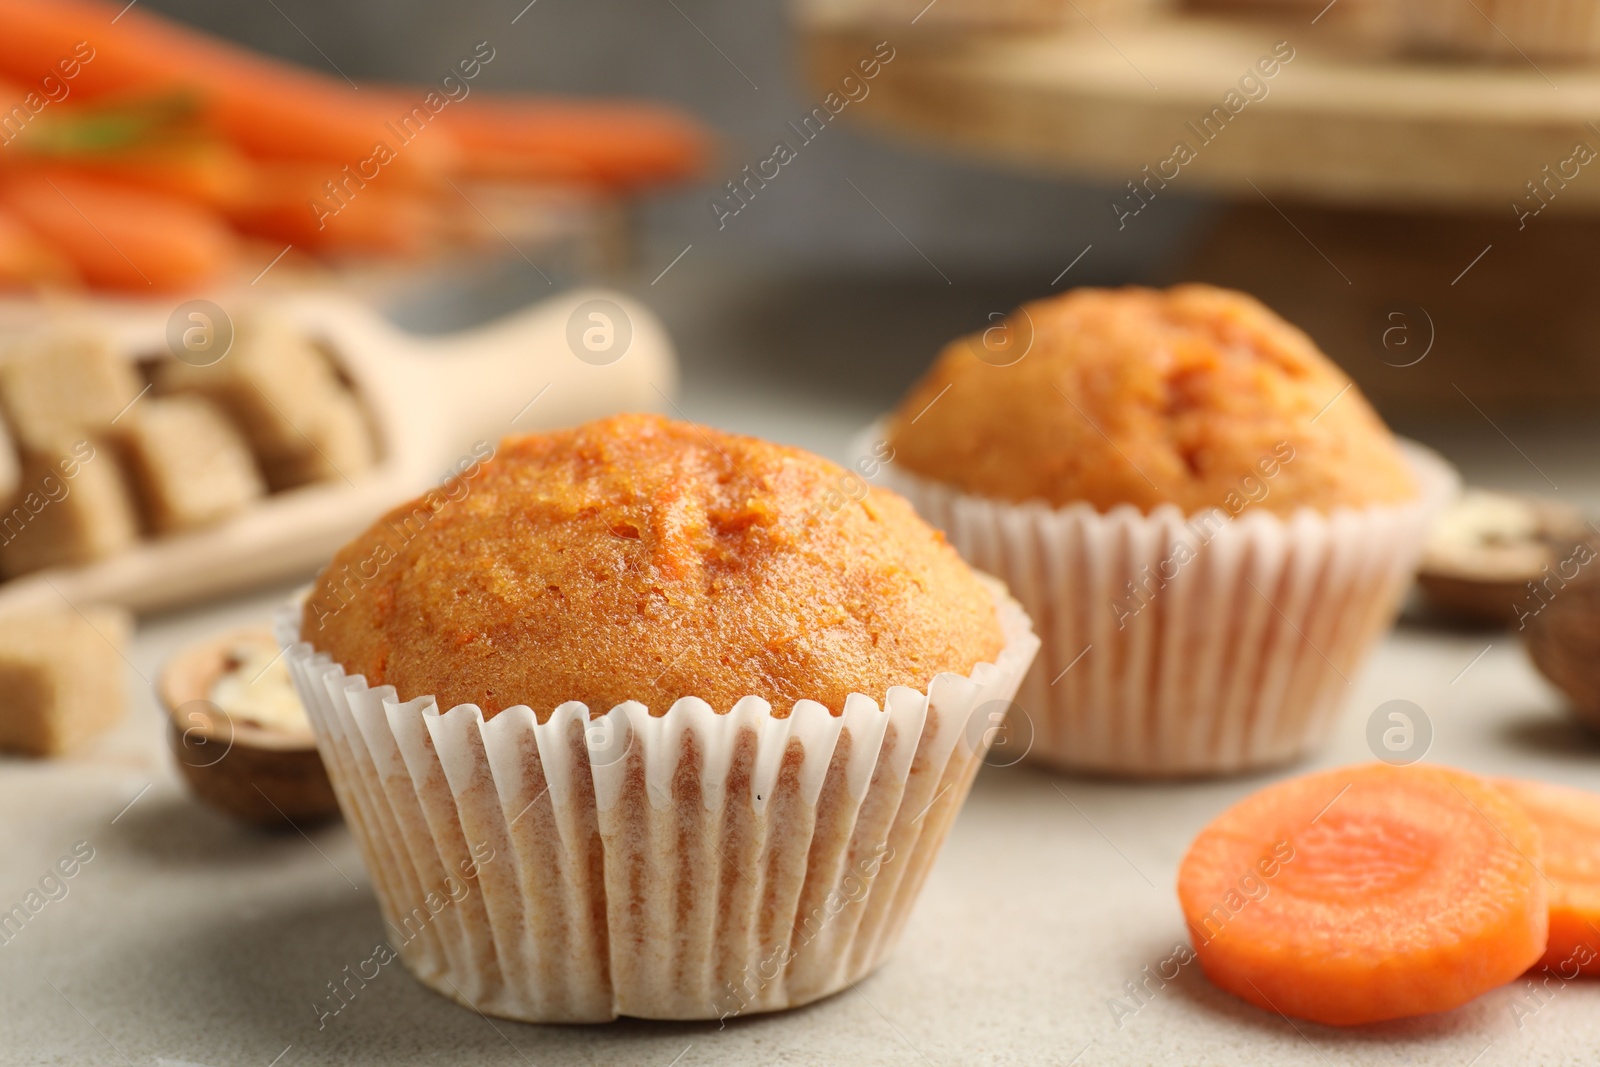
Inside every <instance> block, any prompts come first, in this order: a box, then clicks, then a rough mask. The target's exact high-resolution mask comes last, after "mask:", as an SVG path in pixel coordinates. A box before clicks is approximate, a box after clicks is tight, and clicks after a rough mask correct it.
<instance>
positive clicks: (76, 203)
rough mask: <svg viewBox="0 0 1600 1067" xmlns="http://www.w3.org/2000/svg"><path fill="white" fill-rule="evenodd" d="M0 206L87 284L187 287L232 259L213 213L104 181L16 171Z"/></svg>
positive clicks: (228, 237) (3, 187) (0, 189)
mask: <svg viewBox="0 0 1600 1067" xmlns="http://www.w3.org/2000/svg"><path fill="white" fill-rule="evenodd" d="M0 208H4V209H5V210H7V211H8V212H9V213H10V214H11V215H12V216H13V217H14V218H15V219H16V220H17V221H18V222H19V223H21V224H22V225H23V226H24V227H26V228H27V229H28V230H29V231H31V232H32V233H33V234H34V235H35V236H36V237H38V238H40V239H41V240H43V241H45V242H46V243H48V244H49V245H50V246H51V247H52V248H53V249H55V250H56V251H57V252H58V253H60V254H61V255H62V256H63V257H65V258H66V259H67V260H68V261H70V262H71V264H72V266H73V267H74V268H76V269H77V271H78V273H79V274H80V275H81V276H82V277H83V280H84V281H85V282H87V283H88V284H89V285H91V286H95V287H103V288H109V289H131V290H135V291H142V292H150V291H152V290H155V291H173V290H182V289H193V288H196V287H199V286H203V285H206V284H207V283H209V282H212V281H214V280H215V279H216V278H217V277H218V276H219V275H220V274H221V273H222V272H223V271H224V270H226V269H227V268H228V267H229V266H231V265H232V264H233V260H234V253H235V246H234V237H233V235H232V233H230V232H229V231H228V229H227V227H226V226H225V225H224V224H223V223H222V220H221V219H219V218H217V217H216V216H215V215H213V214H211V213H209V212H207V211H205V210H204V209H202V208H200V207H198V206H196V205H194V204H190V203H186V202H184V201H181V200H176V199H173V198H171V197H166V196H158V195H156V194H153V193H148V192H145V191H143V190H138V189H130V188H127V187H124V186H121V185H116V184H113V183H110V182H104V181H98V180H95V179H91V178H83V177H78V176H76V175H69V174H66V173H56V174H53V175H46V174H44V173H40V172H34V171H23V172H20V173H17V174H13V175H10V176H8V177H6V178H5V179H4V181H0Z"/></svg>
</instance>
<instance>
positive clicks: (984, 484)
mask: <svg viewBox="0 0 1600 1067" xmlns="http://www.w3.org/2000/svg"><path fill="white" fill-rule="evenodd" d="M1005 329H1006V330H1007V331H1009V332H1010V334H1013V335H1014V336H1015V339H1006V340H1005V344H1006V345H1008V346H1014V345H1024V346H1027V354H1026V355H1025V356H1020V357H1019V356H1017V354H1016V350H1006V349H1002V350H1000V351H998V352H991V350H990V349H991V348H996V349H999V346H1000V341H1001V339H1000V337H999V335H995V334H992V333H990V334H975V335H973V336H971V337H963V338H960V339H959V340H956V341H953V342H951V343H950V344H949V345H948V346H946V348H945V350H944V352H943V353H941V355H940V357H939V360H938V362H936V363H935V364H934V366H933V369H932V370H931V371H929V372H928V374H927V376H926V377H924V378H923V379H922V381H921V382H920V383H918V385H917V387H916V388H915V389H913V390H912V391H911V394H910V395H909V396H908V397H907V398H906V399H905V401H904V403H902V404H901V405H900V409H899V411H898V412H897V413H896V415H895V417H894V419H893V420H892V421H891V425H890V443H891V444H892V445H893V446H894V451H895V462H896V463H898V464H900V465H901V466H903V467H905V468H906V469H908V470H911V471H914V472H916V473H919V474H923V475H926V476H928V477H930V478H937V479H938V480H940V481H943V482H945V483H947V484H950V485H954V486H958V487H960V488H962V489H964V490H966V491H968V492H972V493H978V494H980V495H983V496H988V497H993V498H998V499H1002V500H1011V501H1016V502H1018V503H1021V502H1023V501H1026V500H1043V501H1045V502H1046V503H1048V504H1050V505H1052V506H1054V507H1061V506H1063V505H1066V504H1071V503H1075V502H1077V501H1083V502H1084V503H1087V504H1090V505H1092V506H1093V507H1095V508H1098V509H1100V510H1106V509H1109V508H1112V507H1115V506H1116V505H1118V504H1132V505H1133V506H1134V507H1137V508H1138V509H1139V510H1141V511H1144V512H1147V513H1148V512H1150V511H1152V510H1154V509H1155V508H1157V507H1160V506H1162V505H1165V504H1173V505H1176V506H1177V507H1179V508H1181V509H1182V510H1183V511H1185V512H1197V511H1202V510H1204V509H1206V508H1213V507H1216V508H1220V507H1226V506H1227V505H1228V503H1229V497H1230V495H1237V494H1239V493H1240V487H1241V483H1243V482H1244V481H1245V480H1247V479H1257V480H1259V479H1260V478H1261V477H1262V470H1261V464H1262V461H1263V458H1264V457H1268V458H1275V459H1280V460H1281V458H1282V457H1281V456H1279V454H1278V453H1279V451H1280V446H1281V445H1282V444H1283V443H1285V442H1287V443H1289V444H1290V445H1291V446H1292V448H1293V452H1294V459H1293V461H1292V462H1288V463H1283V462H1280V463H1279V464H1278V466H1279V467H1280V469H1279V470H1278V472H1277V473H1276V474H1274V475H1273V476H1272V477H1271V483H1270V484H1271V491H1270V492H1269V493H1267V494H1266V495H1265V497H1264V498H1263V499H1262V500H1260V501H1259V502H1258V503H1256V504H1255V505H1254V506H1260V507H1264V508H1266V509H1267V510H1269V511H1272V512H1275V513H1276V514H1279V515H1290V514H1292V513H1293V512H1294V511H1295V510H1296V509H1297V508H1300V507H1311V508H1316V509H1319V510H1331V509H1333V508H1337V507H1343V506H1350V507H1362V506H1365V505H1368V504H1392V503H1397V502H1399V501H1403V500H1407V499H1410V498H1412V497H1415V496H1416V494H1417V485H1416V480H1415V479H1414V478H1413V476H1412V474H1411V471H1410V470H1409V469H1408V468H1407V466H1406V464H1405V461H1404V459H1403V458H1402V456H1401V454H1400V449H1399V447H1398V446H1397V445H1396V443H1395V439H1394V435H1393V434H1391V433H1390V432H1389V430H1388V428H1387V427H1386V426H1384V425H1383V423H1382V421H1380V420H1379V418H1378V416H1377V414H1376V413H1375V412H1374V411H1373V410H1372V407H1371V405H1369V404H1368V403H1367V401H1366V398H1365V397H1363V396H1362V395H1361V393H1360V391H1359V390H1357V389H1356V388H1355V387H1354V385H1353V384H1352V383H1351V381H1350V379H1349V378H1348V377H1346V376H1345V374H1344V372H1343V371H1341V370H1339V368H1338V367H1336V366H1334V364H1333V363H1332V362H1331V361H1329V359H1328V358H1327V357H1326V356H1324V355H1323V354H1322V353H1321V352H1320V351H1319V350H1318V349H1317V347H1316V345H1315V344H1313V343H1312V341H1311V339H1310V338H1309V337H1307V336H1306V335H1305V334H1304V333H1302V332H1301V331H1300V330H1298V329H1296V328H1295V327H1293V326H1291V325H1289V324H1288V323H1287V322H1285V321H1284V320H1283V319H1281V318H1279V317H1278V316H1277V315H1275V314H1273V313H1272V312H1271V311H1269V310H1268V309H1267V308H1266V307H1265V306H1263V305H1262V304H1261V303H1260V302H1258V301H1257V300H1255V299H1254V298H1252V297H1248V296H1245V295H1244V294H1243V293H1234V292H1229V291H1228V290H1225V289H1217V288H1213V287H1212V286H1209V285H1183V286H1178V287H1177V288H1174V289H1170V290H1166V291H1158V290H1153V289H1120V290H1106V289H1078V290H1074V291H1072V292H1069V293H1067V294H1065V295H1063V296H1060V297H1056V298H1053V299H1050V300H1040V301H1037V302H1035V303H1032V304H1028V305H1025V306H1024V307H1022V308H1021V309H1019V310H1018V311H1017V312H1015V313H1014V314H1013V315H1012V316H1011V317H1010V320H1009V321H1008V323H1007V324H1006V327H1005ZM986 337H987V338H989V340H988V341H987V342H986V340H985V339H986ZM1030 338H1031V345H1030V344H1029V340H1030ZM1013 358H1014V359H1016V362H1015V363H1014V364H1013V363H1011V362H1010V361H1011V360H1012V359H1013ZM1000 363H1004V364H1007V365H1005V366H997V365H996V364H1000ZM941 394H943V395H941ZM935 398H938V401H937V403H935Z"/></svg>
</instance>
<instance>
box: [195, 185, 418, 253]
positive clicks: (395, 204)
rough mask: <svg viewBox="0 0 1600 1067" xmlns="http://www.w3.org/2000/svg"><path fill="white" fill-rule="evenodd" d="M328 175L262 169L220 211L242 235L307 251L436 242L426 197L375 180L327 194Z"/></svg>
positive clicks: (384, 249) (394, 249)
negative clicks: (288, 244) (280, 242)
mask: <svg viewBox="0 0 1600 1067" xmlns="http://www.w3.org/2000/svg"><path fill="white" fill-rule="evenodd" d="M332 176H333V175H331V174H330V173H329V172H328V170H327V168H325V167H319V166H317V165H315V164H296V163H278V164H262V165H260V166H258V167H257V168H256V169H255V173H254V180H253V181H252V183H251V184H250V186H249V187H248V189H246V190H245V191H244V192H242V193H241V195H240V196H239V197H238V198H237V199H235V200H234V201H233V202H232V203H230V204H228V205H227V206H226V207H225V209H224V210H225V212H226V214H227V217H228V219H229V221H230V222H232V223H233V225H234V226H235V227H236V228H237V229H238V230H239V231H240V232H241V233H247V234H250V235H252V236H256V237H266V238H271V239H272V240H275V241H284V242H286V243H292V244H294V245H295V246H296V247H297V248H301V249H304V250H306V251H312V252H324V253H331V254H336V255H337V254H350V253H354V254H369V255H371V254H376V255H397V256H412V255H417V254H419V253H421V252H423V251H426V250H427V249H428V248H430V247H432V246H433V244H434V243H435V242H436V241H437V239H438V237H439V234H438V230H439V222H438V217H437V212H436V211H435V210H434V208H433V202H432V200H431V198H430V197H429V196H427V195H425V194H421V193H418V192H416V191H415V190H414V189H413V188H409V187H407V186H406V185H405V184H403V183H387V182H385V181H384V180H383V178H382V177H380V178H378V179H377V180H376V181H373V182H369V183H367V184H366V186H365V187H357V186H356V185H354V184H353V183H351V184H348V185H345V186H342V187H340V188H338V189H337V190H336V191H335V192H329V190H328V188H327V184H326V183H327V182H328V179H329V178H330V177H332ZM447 188H448V187H447Z"/></svg>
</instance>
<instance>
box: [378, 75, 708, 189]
mask: <svg viewBox="0 0 1600 1067" xmlns="http://www.w3.org/2000/svg"><path fill="white" fill-rule="evenodd" d="M391 95H392V97H393V99H394V106H395V107H396V108H398V109H400V113H402V114H403V113H404V112H405V109H408V108H410V107H411V106H412V105H413V104H414V103H415V100H414V99H413V98H411V97H408V96H406V95H405V94H404V92H403V91H396V92H395V93H392V94H391ZM436 119H437V123H438V125H439V126H441V127H442V128H443V129H444V130H445V132H446V133H448V134H449V135H450V137H451V138H452V139H453V140H454V141H455V142H456V144H457V145H458V146H459V147H460V149H461V157H460V160H459V161H458V165H459V168H460V170H461V172H462V173H464V174H466V175H467V176H469V177H474V178H497V179H512V180H534V181H571V180H576V181H580V182H585V183H593V184H597V185H603V186H606V187H608V188H615V189H632V188H637V187H640V186H644V185H651V184H658V183H665V182H674V181H683V180H685V179H688V178H693V177H695V176H696V175H698V174H700V173H701V172H702V171H703V170H704V168H705V165H706V155H707V151H708V148H709V139H708V137H707V135H706V132H705V130H704V129H703V128H702V127H701V126H699V125H698V124H697V123H695V122H694V121H693V120H692V119H689V118H688V117H686V116H684V115H683V114H682V113H680V112H678V111H675V110H673V109H671V108H667V107H661V106H658V105H653V104H641V103H623V102H606V101H594V102H588V101H560V100H541V99H537V98H529V97H513V96H491V95H488V94H483V93H472V94H470V95H468V96H467V97H465V98H464V99H462V100H460V101H457V102H454V103H451V104H449V105H447V106H446V107H444V108H443V109H442V110H441V111H440V112H439V114H438V115H437V116H436Z"/></svg>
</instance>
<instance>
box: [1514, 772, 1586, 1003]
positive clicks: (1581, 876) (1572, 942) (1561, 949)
mask: <svg viewBox="0 0 1600 1067" xmlns="http://www.w3.org/2000/svg"><path fill="white" fill-rule="evenodd" d="M1494 785H1495V787H1496V788H1498V789H1499V790H1500V791H1502V792H1503V793H1505V794H1506V796H1508V797H1510V798H1511V799H1512V800H1513V801H1515V802H1516V803H1517V805H1518V806H1519V807H1521V808H1522V810H1523V811H1525V812H1527V813H1528V816H1529V817H1530V818H1532V819H1533V824H1534V825H1535V826H1537V827H1538V828H1539V833H1540V835H1541V836H1542V837H1543V838H1544V867H1543V870H1544V874H1545V877H1546V878H1547V879H1548V880H1549V881H1548V883H1547V888H1548V889H1549V893H1550V944H1549V947H1548V948H1546V949H1545V953H1544V959H1543V960H1542V961H1540V962H1542V963H1543V964H1544V965H1545V966H1547V967H1550V968H1551V969H1552V970H1554V971H1556V973H1558V974H1560V975H1561V976H1562V977H1563V978H1571V977H1574V976H1575V975H1577V974H1595V975H1600V793H1590V792H1586V791H1584V790H1582V789H1570V788H1568V787H1566V786H1561V785H1549V784H1547V783H1544V782H1524V781H1518V780H1516V779H1511V778H1501V779H1498V780H1496V781H1495V782H1494Z"/></svg>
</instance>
